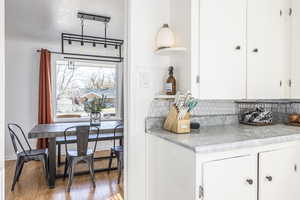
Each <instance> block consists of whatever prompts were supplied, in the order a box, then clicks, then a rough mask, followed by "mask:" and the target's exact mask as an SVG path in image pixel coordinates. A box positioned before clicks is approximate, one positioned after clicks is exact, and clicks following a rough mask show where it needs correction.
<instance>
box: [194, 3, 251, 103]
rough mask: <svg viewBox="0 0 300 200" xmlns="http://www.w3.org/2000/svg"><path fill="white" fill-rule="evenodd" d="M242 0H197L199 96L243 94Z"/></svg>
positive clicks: (244, 59)
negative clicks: (198, 11) (198, 21)
mask: <svg viewBox="0 0 300 200" xmlns="http://www.w3.org/2000/svg"><path fill="white" fill-rule="evenodd" d="M246 2H247V1H246V0H239V1H236V0H222V1H219V0H201V1H200V73H199V76H200V92H199V93H200V97H201V98H202V99H242V98H245V97H246V90H245V89H246V23H245V22H246V17H247V15H246V13H247V12H246V6H247V3H246Z"/></svg>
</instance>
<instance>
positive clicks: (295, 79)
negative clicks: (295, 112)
mask: <svg viewBox="0 0 300 200" xmlns="http://www.w3.org/2000/svg"><path fill="white" fill-rule="evenodd" d="M292 8H293V12H292V16H291V17H292V43H291V45H292V55H291V57H292V59H291V60H292V64H291V71H290V81H291V85H290V86H291V90H290V97H291V98H298V99H299V98H300V56H299V52H300V1H299V0H292Z"/></svg>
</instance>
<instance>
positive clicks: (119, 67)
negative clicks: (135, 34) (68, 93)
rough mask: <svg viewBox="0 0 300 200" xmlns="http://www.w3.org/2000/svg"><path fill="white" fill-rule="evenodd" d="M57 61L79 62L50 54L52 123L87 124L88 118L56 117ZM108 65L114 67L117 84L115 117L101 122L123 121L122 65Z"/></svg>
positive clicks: (101, 63)
mask: <svg viewBox="0 0 300 200" xmlns="http://www.w3.org/2000/svg"><path fill="white" fill-rule="evenodd" d="M58 60H68V61H74V62H76V61H77V62H78V61H79V60H72V59H64V57H63V55H59V54H52V55H51V68H52V70H51V74H52V80H51V81H52V112H53V121H54V122H58V123H59V122H61V123H63V122H88V121H89V120H90V119H89V117H80V118H57V117H56V107H57V106H56V72H57V71H56V61H58ZM87 62H95V63H98V64H99V65H106V64H107V63H106V62H99V61H87ZM109 65H114V67H116V82H117V88H116V91H117V93H116V97H117V107H116V116H114V117H110V118H108V119H105V118H104V119H101V120H102V121H113V120H122V119H123V117H122V116H123V106H122V105H123V98H122V96H123V92H122V91H123V90H122V86H123V78H122V77H123V76H122V74H123V72H122V71H123V70H122V68H123V63H109Z"/></svg>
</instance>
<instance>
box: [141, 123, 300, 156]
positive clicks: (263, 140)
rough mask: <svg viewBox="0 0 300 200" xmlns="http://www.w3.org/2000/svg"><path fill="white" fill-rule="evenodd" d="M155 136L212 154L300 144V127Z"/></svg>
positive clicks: (220, 128) (235, 127) (203, 129)
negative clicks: (267, 146)
mask: <svg viewBox="0 0 300 200" xmlns="http://www.w3.org/2000/svg"><path fill="white" fill-rule="evenodd" d="M147 134H151V135H155V136H158V137H160V138H163V139H165V140H167V141H170V142H172V143H175V144H178V145H180V146H183V147H186V148H188V149H191V150H193V151H194V152H197V153H212V152H221V151H229V150H234V149H241V148H249V147H255V146H263V145H269V144H276V143H284V142H289V141H295V140H300V127H296V126H288V125H284V124H277V125H271V126H261V127H258V126H248V125H239V124H235V125H224V126H210V127H201V128H200V129H199V130H197V131H195V130H194V131H192V133H191V134H174V133H171V132H168V131H165V130H162V129H152V130H149V131H148V132H147Z"/></svg>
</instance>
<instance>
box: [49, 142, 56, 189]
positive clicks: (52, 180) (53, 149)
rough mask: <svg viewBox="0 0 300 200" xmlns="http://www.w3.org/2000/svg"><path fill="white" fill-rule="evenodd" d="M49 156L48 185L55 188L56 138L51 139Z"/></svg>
mask: <svg viewBox="0 0 300 200" xmlns="http://www.w3.org/2000/svg"><path fill="white" fill-rule="evenodd" d="M48 156H49V162H48V164H49V168H48V169H49V177H48V185H49V188H54V187H55V179H56V138H49V146H48Z"/></svg>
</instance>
